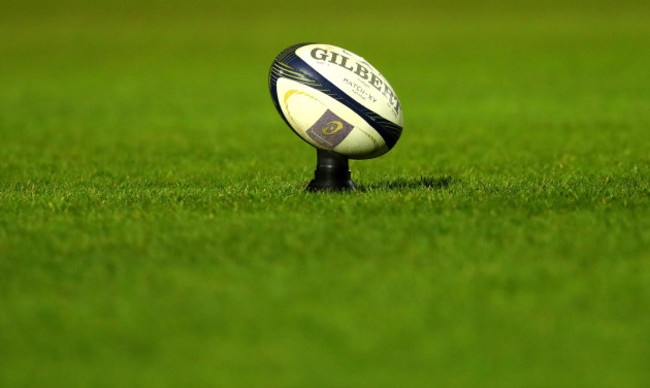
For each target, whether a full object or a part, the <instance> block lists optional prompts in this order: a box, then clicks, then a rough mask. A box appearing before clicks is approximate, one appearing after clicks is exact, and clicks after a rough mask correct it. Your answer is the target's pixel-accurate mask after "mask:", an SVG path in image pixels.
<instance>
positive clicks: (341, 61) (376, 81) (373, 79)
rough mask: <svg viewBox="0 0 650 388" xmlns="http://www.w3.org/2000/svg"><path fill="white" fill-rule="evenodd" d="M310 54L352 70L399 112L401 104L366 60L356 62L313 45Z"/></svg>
mask: <svg viewBox="0 0 650 388" xmlns="http://www.w3.org/2000/svg"><path fill="white" fill-rule="evenodd" d="M310 55H311V57H312V58H314V59H315V60H317V61H326V62H329V63H333V64H335V65H337V66H340V67H342V68H344V69H345V70H347V71H349V72H352V73H354V74H356V75H357V76H359V78H361V79H363V80H364V81H365V82H368V83H369V84H370V85H372V86H373V87H374V88H375V89H377V91H378V92H380V93H381V94H383V95H384V97H386V99H387V100H388V103H389V104H390V106H391V107H392V108H393V110H394V111H395V114H399V111H400V109H402V106H401V104H400V102H399V100H398V99H397V96H396V95H395V92H394V91H393V89H392V88H391V87H390V86H389V85H388V83H387V82H386V80H385V79H384V77H382V75H381V74H379V73H377V74H375V72H374V71H372V70H371V68H370V65H369V64H368V62H365V63H364V62H357V61H356V60H354V59H351V57H350V56H348V55H346V54H345V53H341V52H336V51H332V50H326V49H324V48H322V47H315V48H313V49H312V50H311V52H310Z"/></svg>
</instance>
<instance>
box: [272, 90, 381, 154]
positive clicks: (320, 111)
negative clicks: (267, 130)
mask: <svg viewBox="0 0 650 388" xmlns="http://www.w3.org/2000/svg"><path fill="white" fill-rule="evenodd" d="M275 99H276V100H277V101H279V105H280V113H281V114H282V116H283V117H284V118H285V120H286V121H287V123H288V124H289V125H290V126H291V128H292V129H293V130H294V132H296V134H298V136H300V137H301V138H302V139H303V140H305V141H306V142H308V143H309V144H311V145H313V146H314V147H316V148H321V149H325V150H330V151H336V152H338V153H341V154H343V155H346V156H348V157H350V158H353V159H365V158H372V157H377V156H380V155H382V154H384V153H385V152H387V151H388V147H387V145H386V142H385V141H384V139H383V138H382V137H381V135H380V134H379V133H377V131H375V130H374V129H373V128H372V126H371V125H370V124H368V123H367V122H366V121H365V120H364V119H363V118H362V117H360V116H359V115H358V114H357V113H356V112H354V111H353V110H352V109H350V108H349V107H347V106H346V105H344V104H342V103H341V102H339V101H337V100H335V99H333V98H332V97H330V96H328V95H326V94H325V93H323V92H321V91H319V90H316V89H314V88H312V87H310V86H308V85H304V84H302V83H300V82H297V81H295V80H290V79H286V78H280V79H278V81H277V85H276V96H275Z"/></svg>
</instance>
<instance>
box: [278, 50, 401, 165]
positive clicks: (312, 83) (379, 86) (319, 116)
mask: <svg viewBox="0 0 650 388" xmlns="http://www.w3.org/2000/svg"><path fill="white" fill-rule="evenodd" d="M269 89H270V91H271V97H272V98H273V102H274V104H275V107H276V109H277V110H278V112H279V113H280V115H281V116H282V118H283V119H284V121H285V122H286V123H287V124H288V125H289V127H290V128H291V129H293V131H294V132H295V133H296V134H297V135H298V136H300V137H301V138H302V139H303V140H304V141H306V142H307V143H309V144H311V145H312V146H314V147H316V148H319V149H323V150H328V151H334V152H336V153H339V154H342V155H345V156H347V157H348V158H351V159H369V158H375V157H377V156H380V155H383V154H385V153H386V152H388V151H389V150H390V149H391V148H393V146H394V145H395V143H397V140H398V139H399V137H400V135H401V133H402V127H403V125H404V118H403V114H402V105H401V104H400V101H399V99H398V98H397V95H396V94H395V91H394V90H393V88H392V87H391V86H390V84H389V83H388V81H387V80H386V78H384V77H383V76H382V75H381V73H380V72H379V71H377V69H375V68H374V67H373V66H372V65H371V64H370V63H368V62H367V61H366V60H364V59H363V58H361V57H360V56H358V55H356V54H354V53H351V52H350V51H347V50H345V49H343V48H341V47H337V46H333V45H330V44H323V43H303V44H297V45H294V46H291V47H289V48H287V49H285V50H284V51H282V52H281V53H280V55H278V57H277V58H275V61H273V64H272V65H271V70H270V72H269Z"/></svg>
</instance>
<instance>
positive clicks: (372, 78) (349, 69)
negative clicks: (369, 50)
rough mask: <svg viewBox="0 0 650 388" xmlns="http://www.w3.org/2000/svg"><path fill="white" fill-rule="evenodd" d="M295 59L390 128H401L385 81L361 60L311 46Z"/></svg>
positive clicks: (399, 114) (398, 107)
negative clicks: (306, 65) (391, 124)
mask: <svg viewBox="0 0 650 388" xmlns="http://www.w3.org/2000/svg"><path fill="white" fill-rule="evenodd" d="M295 53H296V55H297V56H298V57H299V58H300V59H302V60H303V61H304V62H305V63H306V64H308V65H309V66H310V67H312V68H313V69H315V70H316V71H317V72H318V73H319V74H321V75H322V76H323V77H324V78H325V79H327V80H328V81H329V82H331V83H332V84H334V85H335V86H336V87H337V88H339V89H340V90H342V91H343V92H345V93H346V94H347V95H348V96H350V97H351V98H353V99H354V100H355V101H357V102H358V103H360V104H361V105H363V106H364V107H366V108H368V109H369V110H371V111H373V112H375V113H377V114H378V115H379V116H381V117H382V118H384V119H386V120H389V121H391V122H392V123H394V124H397V125H399V126H403V124H404V118H403V114H402V106H401V104H400V101H399V99H398V98H397V95H396V94H395V92H394V91H393V88H392V87H391V86H390V84H389V83H388V81H387V80H386V78H384V76H382V75H381V73H380V72H379V71H378V70H377V69H375V67H373V66H372V65H371V64H370V63H368V62H367V61H366V60H365V59H363V58H362V57H360V56H358V55H356V54H354V53H352V52H350V51H347V50H345V49H343V48H341V47H337V46H333V45H330V44H321V43H313V44H307V45H302V46H299V47H297V48H296V49H295Z"/></svg>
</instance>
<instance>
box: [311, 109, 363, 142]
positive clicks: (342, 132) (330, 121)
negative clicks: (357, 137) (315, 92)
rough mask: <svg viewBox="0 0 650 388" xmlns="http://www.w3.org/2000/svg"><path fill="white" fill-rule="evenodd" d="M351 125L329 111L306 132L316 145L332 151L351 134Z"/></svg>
mask: <svg viewBox="0 0 650 388" xmlns="http://www.w3.org/2000/svg"><path fill="white" fill-rule="evenodd" d="M352 128H354V126H352V124H350V123H348V122H346V121H345V120H343V119H342V118H340V117H339V116H337V115H336V114H334V112H332V111H331V110H329V109H328V110H326V111H325V113H323V115H322V116H321V117H320V119H318V121H316V122H315V123H314V125H312V126H311V128H309V129H308V130H307V135H309V137H310V138H312V140H314V142H316V144H318V145H321V146H323V147H327V148H329V149H332V148H334V147H336V146H337V145H339V143H341V142H342V141H343V139H345V137H346V136H348V135H349V134H350V132H352Z"/></svg>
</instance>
